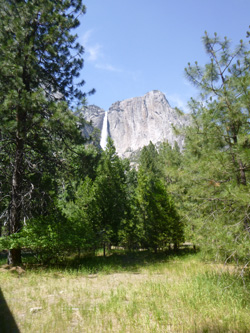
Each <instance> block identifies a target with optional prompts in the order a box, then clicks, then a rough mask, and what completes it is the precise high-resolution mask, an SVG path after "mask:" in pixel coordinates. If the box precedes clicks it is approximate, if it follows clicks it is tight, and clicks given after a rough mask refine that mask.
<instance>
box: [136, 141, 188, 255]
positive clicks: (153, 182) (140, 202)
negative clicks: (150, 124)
mask: <svg viewBox="0 0 250 333" xmlns="http://www.w3.org/2000/svg"><path fill="white" fill-rule="evenodd" d="M136 198H137V211H136V212H135V216H136V218H137V219H138V224H139V225H141V226H142V227H141V230H143V235H142V243H143V244H144V246H146V247H147V248H151V249H154V251H157V248H158V247H163V246H165V245H166V244H167V243H174V244H175V247H176V248H177V247H178V244H179V243H180V242H182V241H183V239H184V235H183V224H182V222H181V220H180V218H179V215H178V213H177V210H176V208H175V205H174V202H173V200H172V198H171V197H170V196H169V195H168V193H167V191H166V187H165V185H164V183H163V181H162V174H161V172H160V168H159V154H158V152H157V150H156V148H155V146H154V145H153V144H152V143H150V144H149V146H147V147H144V148H143V149H142V152H141V156H140V165H139V170H138V186H137V189H136Z"/></svg>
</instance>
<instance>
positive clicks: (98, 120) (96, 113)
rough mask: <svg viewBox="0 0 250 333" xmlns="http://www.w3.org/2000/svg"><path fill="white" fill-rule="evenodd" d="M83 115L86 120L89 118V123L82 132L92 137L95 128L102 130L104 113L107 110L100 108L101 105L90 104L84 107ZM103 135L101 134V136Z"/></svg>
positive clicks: (87, 136)
mask: <svg viewBox="0 0 250 333" xmlns="http://www.w3.org/2000/svg"><path fill="white" fill-rule="evenodd" d="M81 113H82V115H83V117H84V119H85V120H87V122H88V124H86V125H85V127H84V130H83V132H82V134H83V135H84V136H85V137H86V138H88V139H89V138H90V137H91V136H92V135H93V133H94V130H95V129H96V128H97V129H99V130H100V132H101V131H102V126H103V120H104V115H105V111H104V110H103V109H101V108H99V106H96V105H89V106H87V107H85V108H84V110H83V111H81ZM100 136H101V135H99V137H100Z"/></svg>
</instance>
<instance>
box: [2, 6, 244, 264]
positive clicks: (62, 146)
mask: <svg viewBox="0 0 250 333" xmlns="http://www.w3.org/2000/svg"><path fill="white" fill-rule="evenodd" d="M0 5H1V6H0V17H1V20H0V46H1V47H0V63H1V66H0V99H1V103H0V114H1V125H0V156H1V158H0V161H1V163H0V195H1V197H0V217H1V220H0V230H1V237H0V250H2V251H4V250H8V263H9V264H10V265H13V266H18V265H21V263H22V250H24V249H25V250H29V251H31V252H32V253H33V254H34V256H35V258H36V260H37V261H38V262H42V263H55V262H60V260H63V259H64V258H65V257H67V256H68V255H70V254H77V255H82V254H84V253H87V254H92V255H94V254H95V253H96V251H98V250H99V249H102V251H103V255H104V256H105V255H106V252H107V251H108V250H110V249H111V247H119V248H123V249H125V250H128V251H136V250H139V249H147V250H150V251H153V252H155V253H157V251H162V250H166V249H173V250H175V251H177V250H178V248H179V247H180V246H181V245H182V244H183V243H184V242H188V243H191V244H192V245H193V247H194V248H195V249H197V250H198V249H199V250H200V251H201V252H202V253H203V255H204V257H205V258H209V259H210V260H215V261H218V262H223V263H227V262H228V263H232V262H234V263H236V264H239V265H241V267H243V268H244V269H247V268H248V265H249V260H250V250H249V249H250V205H249V202H250V200H249V199H250V198H249V196H250V194H249V193H250V191H249V170H250V116H249V112H250V90H249V87H250V71H249V66H250V52H249V45H248V44H246V43H243V41H240V43H239V45H238V46H237V47H236V48H234V49H232V48H231V45H230V41H229V40H228V39H227V38H224V39H221V38H220V37H218V36H217V34H214V35H213V36H212V37H211V36H210V35H209V34H207V33H205V35H204V37H203V44H204V47H205V52H206V53H207V56H208V62H207V64H206V65H205V66H200V65H199V64H198V63H197V62H195V63H194V65H191V64H188V65H187V68H185V73H186V77H187V80H189V81H190V82H192V83H193V84H194V85H195V86H196V87H197V89H198V90H199V91H200V97H199V98H198V99H197V100H194V99H192V98H191V100H190V103H189V107H190V110H191V117H192V122H191V125H190V126H189V127H188V128H185V129H184V130H183V133H181V134H182V135H185V149H184V150H183V151H180V150H179V147H178V145H175V146H173V147H171V146H170V145H169V144H168V143H167V142H163V143H161V144H160V145H159V146H157V147H156V146H155V145H154V144H153V143H152V142H150V144H149V145H148V146H146V147H144V148H143V149H142V150H141V151H140V154H139V155H138V159H137V164H136V167H131V164H130V161H129V160H126V159H121V158H120V157H119V156H118V155H117V154H116V150H115V146H114V143H113V142H112V140H111V139H108V143H107V146H106V149H105V150H102V149H101V148H100V147H99V145H98V144H95V141H93V140H91V138H90V139H87V138H84V136H83V135H82V131H83V128H84V126H85V123H86V122H85V120H84V119H83V117H82V116H81V115H80V114H81V112H79V111H80V110H83V109H84V107H85V105H86V103H87V97H88V94H91V93H94V89H93V90H92V91H90V92H88V93H83V88H82V87H83V85H84V81H79V75H80V72H81V69H82V67H83V46H81V45H80V44H79V42H78V39H77V35H75V34H74V33H73V30H74V29H75V28H76V27H77V26H78V25H79V19H78V16H79V15H80V14H82V13H84V12H85V7H84V5H83V4H82V1H81V0H76V1H60V2H59V1H49V0H44V1H39V2H38V1H35V0H34V1H0ZM246 34H247V37H249V35H250V33H249V32H246ZM179 112H181V111H180V110H179ZM93 142H94V143H93Z"/></svg>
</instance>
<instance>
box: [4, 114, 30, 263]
mask: <svg viewBox="0 0 250 333" xmlns="http://www.w3.org/2000/svg"><path fill="white" fill-rule="evenodd" d="M25 118H26V115H25V113H22V112H18V115H17V119H18V130H17V132H16V155H15V160H14V167H13V174H12V184H11V187H12V189H11V204H10V215H9V235H12V234H16V233H18V232H20V231H21V211H22V181H23V154H24V140H23V138H22V133H25V131H24V128H25V125H23V122H24V123H25ZM21 261H22V260H21V249H20V248H16V249H11V250H10V251H9V255H8V262H9V264H11V265H13V266H18V265H20V264H21Z"/></svg>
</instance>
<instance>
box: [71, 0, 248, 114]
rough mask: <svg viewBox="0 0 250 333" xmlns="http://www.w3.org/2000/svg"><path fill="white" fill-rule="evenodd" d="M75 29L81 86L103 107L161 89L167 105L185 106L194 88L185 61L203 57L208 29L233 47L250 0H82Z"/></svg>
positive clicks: (243, 26) (242, 29)
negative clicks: (83, 8) (81, 49)
mask: <svg viewBox="0 0 250 333" xmlns="http://www.w3.org/2000/svg"><path fill="white" fill-rule="evenodd" d="M83 3H84V4H85V6H86V9H87V10H86V14H85V15H83V16H82V17H81V18H80V21H81V25H80V27H79V28H78V29H77V31H76V32H77V34H78V37H79V39H78V40H79V42H80V43H81V44H82V45H83V46H84V48H85V53H84V68H83V70H82V72H81V78H83V79H84V80H85V82H86V83H85V85H84V86H83V90H84V91H85V92H88V91H90V90H91V89H92V88H95V89H96V93H95V94H94V95H92V96H88V97H87V103H88V104H89V105H91V104H95V105H97V106H99V107H101V108H103V109H104V110H108V109H109V107H110V106H111V105H112V104H113V103H115V102H117V101H122V100H124V99H128V98H132V97H137V96H143V95H145V94H146V93H147V92H149V91H151V90H160V91H162V92H163V93H164V94H165V96H166V98H167V100H168V101H169V103H170V105H171V106H172V107H176V106H177V107H179V108H181V109H182V110H183V111H185V112H188V108H187V102H188V100H190V98H191V97H197V96H198V91H197V89H196V88H194V87H193V86H192V85H191V84H190V83H189V82H188V81H187V79H186V78H185V74H184V68H185V67H186V66H187V64H188V62H190V63H191V64H194V62H195V61H198V63H199V64H201V65H202V64H205V63H207V62H208V57H207V55H206V53H205V51H204V47H203V45H202V36H204V32H205V31H207V32H208V34H209V35H211V36H213V34H214V32H216V33H217V34H218V35H219V36H221V37H224V36H227V37H228V38H229V39H230V40H231V41H232V47H233V46H235V45H237V43H238V42H239V41H240V40H241V39H243V41H246V43H248V40H247V39H246V31H247V30H250V29H249V25H250V0H209V1H208V0H171V1H170V0H84V1H83Z"/></svg>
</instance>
